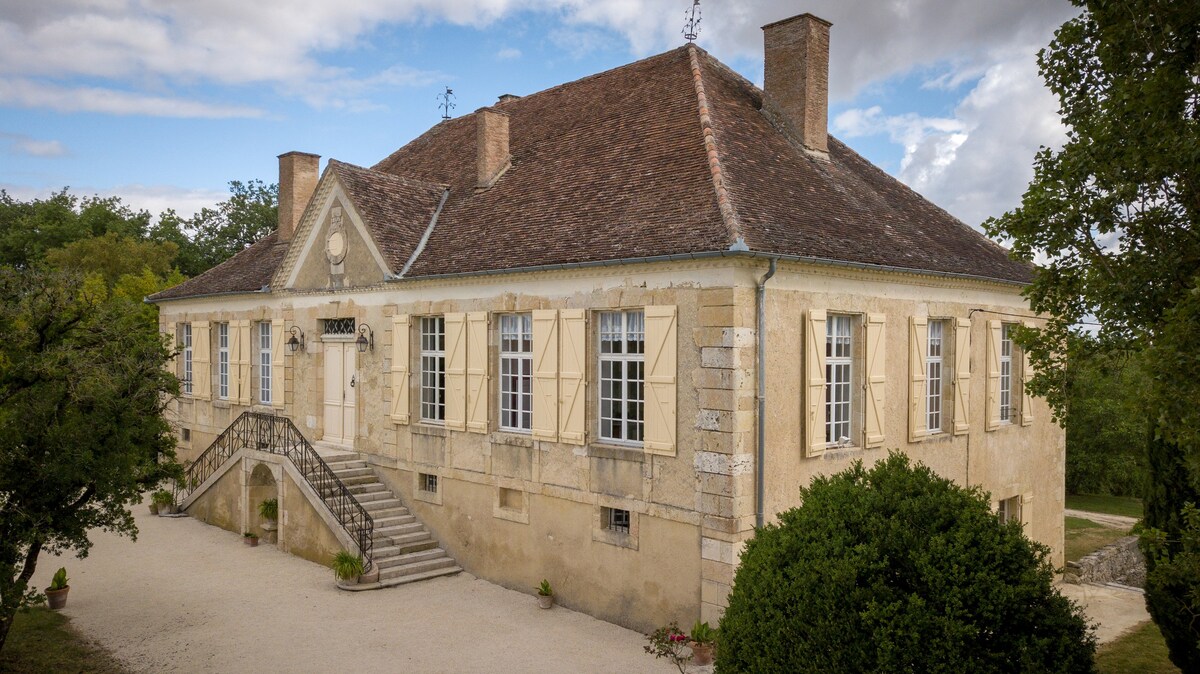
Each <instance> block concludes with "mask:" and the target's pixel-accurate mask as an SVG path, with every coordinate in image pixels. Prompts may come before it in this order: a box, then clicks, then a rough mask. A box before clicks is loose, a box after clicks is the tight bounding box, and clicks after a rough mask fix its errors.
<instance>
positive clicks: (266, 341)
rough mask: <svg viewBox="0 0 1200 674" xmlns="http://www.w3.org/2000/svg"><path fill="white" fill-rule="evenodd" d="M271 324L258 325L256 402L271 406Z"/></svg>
mask: <svg viewBox="0 0 1200 674" xmlns="http://www.w3.org/2000/svg"><path fill="white" fill-rule="evenodd" d="M274 374H275V373H274V372H271V323H270V322H269V321H262V322H261V323H259V324H258V401H259V402H260V403H262V404H264V405H270V404H271V377H272V376H273V375H274Z"/></svg>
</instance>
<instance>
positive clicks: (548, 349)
mask: <svg viewBox="0 0 1200 674" xmlns="http://www.w3.org/2000/svg"><path fill="white" fill-rule="evenodd" d="M532 432H533V437H534V438H536V439H538V440H558V312H557V311H555V310H553V309H545V310H538V311H535V312H533V428H532Z"/></svg>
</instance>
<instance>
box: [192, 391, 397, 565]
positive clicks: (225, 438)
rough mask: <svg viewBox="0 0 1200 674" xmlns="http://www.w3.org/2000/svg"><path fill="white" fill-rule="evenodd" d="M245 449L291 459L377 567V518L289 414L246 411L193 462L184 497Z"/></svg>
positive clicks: (359, 547) (366, 558) (367, 560)
mask: <svg viewBox="0 0 1200 674" xmlns="http://www.w3.org/2000/svg"><path fill="white" fill-rule="evenodd" d="M241 449H256V450H259V451H262V452H270V453H272V454H279V455H281V456H283V457H285V458H286V459H287V460H288V461H291V462H292V465H294V466H295V467H296V469H297V470H299V471H300V474H301V475H303V476H304V479H305V480H306V481H307V482H308V484H309V485H310V486H312V488H313V490H314V491H316V492H317V495H318V496H319V497H320V498H321V500H322V501H323V502H324V503H325V507H326V508H328V509H329V512H330V513H332V514H333V517H334V519H336V520H337V521H338V523H339V524H340V525H341V526H342V528H343V529H345V530H346V533H348V534H350V538H352V539H353V540H354V542H355V544H356V545H358V550H359V552H360V553H362V557H363V562H364V564H365V565H366V567H367V569H368V570H369V569H370V568H371V549H372V546H373V538H374V532H375V521H374V520H372V519H371V515H370V514H369V513H367V511H366V509H365V508H363V507H362V505H361V504H360V503H359V502H358V500H357V499H355V498H354V495H353V494H351V493H350V490H349V489H347V488H346V485H345V484H343V483H342V481H341V480H340V479H338V476H337V475H334V473H333V470H332V469H330V468H329V464H327V463H325V460H324V459H322V458H321V456H320V455H319V454H317V452H316V450H315V449H313V447H312V445H311V444H309V442H308V439H307V438H305V437H304V434H303V433H301V432H300V429H298V428H296V425H295V424H293V423H292V420H291V419H289V418H287V417H281V416H276V415H274V414H262V413H260V412H243V413H242V415H241V416H240V417H238V418H237V419H235V420H234V422H233V423H232V424H230V425H229V428H226V429H225V431H224V432H223V433H221V435H219V436H217V439H216V440H214V441H213V443H212V444H211V445H209V447H208V449H206V450H204V453H203V454H201V455H200V456H199V457H198V458H197V459H196V460H195V461H193V462H192V464H191V465H190V466H189V467H188V469H187V480H186V482H185V484H184V487H185V491H184V494H183V497H185V498H186V496H187V495H188V494H190V493H191V492H192V491H193V490H195V489H196V488H197V487H199V486H200V485H202V484H204V481H205V480H207V479H208V478H209V477H211V476H212V474H213V473H214V472H216V471H217V469H218V468H220V467H221V466H223V465H225V462H226V461H228V460H229V457H231V456H233V455H234V454H235V453H237V452H238V451H239V450H241Z"/></svg>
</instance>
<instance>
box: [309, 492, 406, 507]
mask: <svg viewBox="0 0 1200 674" xmlns="http://www.w3.org/2000/svg"><path fill="white" fill-rule="evenodd" d="M336 494H337V492H331V493H329V494H325V495H324V496H325V501H326V502H327V503H328V502H329V501H330V500H332V499H333V498H334V497H335V495H336ZM350 496H351V497H353V498H354V499H355V500H357V501H358V502H359V503H360V504H361V505H362V506H363V507H364V508H366V507H367V506H368V505H369V504H371V503H373V502H376V501H397V502H399V499H397V498H396V497H395V496H394V495H393V494H392V492H390V491H371V492H365V493H362V494H355V493H353V492H351V493H350Z"/></svg>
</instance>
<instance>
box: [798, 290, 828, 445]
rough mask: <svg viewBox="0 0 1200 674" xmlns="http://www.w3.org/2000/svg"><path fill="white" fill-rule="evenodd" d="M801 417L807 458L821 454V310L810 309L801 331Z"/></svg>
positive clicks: (823, 387)
mask: <svg viewBox="0 0 1200 674" xmlns="http://www.w3.org/2000/svg"><path fill="white" fill-rule="evenodd" d="M804 380H805V387H806V389H807V390H806V391H805V392H804V394H805V397H804V402H805V405H806V406H807V407H808V410H807V413H806V414H805V415H804V422H805V426H806V427H807V428H806V429H805V430H806V433H804V434H803V435H801V436H800V437H803V438H806V443H805V444H806V445H807V447H808V456H820V455H821V454H824V453H825V310H824V309H810V310H809V311H808V325H807V326H806V329H805V331H804Z"/></svg>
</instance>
